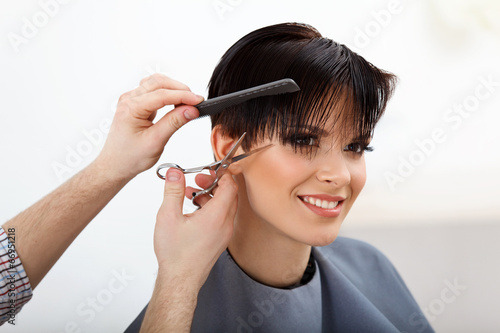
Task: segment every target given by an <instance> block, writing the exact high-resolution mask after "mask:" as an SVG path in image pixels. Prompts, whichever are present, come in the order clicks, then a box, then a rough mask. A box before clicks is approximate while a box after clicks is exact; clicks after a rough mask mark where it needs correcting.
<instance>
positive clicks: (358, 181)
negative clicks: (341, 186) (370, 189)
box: [350, 157, 366, 201]
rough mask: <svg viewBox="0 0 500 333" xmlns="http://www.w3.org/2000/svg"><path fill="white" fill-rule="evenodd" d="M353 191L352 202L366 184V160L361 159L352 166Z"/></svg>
mask: <svg viewBox="0 0 500 333" xmlns="http://www.w3.org/2000/svg"><path fill="white" fill-rule="evenodd" d="M350 169H351V171H350V172H351V190H352V200H353V201H354V200H355V199H356V198H357V197H358V195H359V193H360V192H361V190H362V189H363V187H364V186H365V183H366V164H365V158H364V157H361V158H360V159H359V160H358V161H356V162H355V163H353V164H352V166H351V168H350Z"/></svg>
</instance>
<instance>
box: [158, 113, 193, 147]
mask: <svg viewBox="0 0 500 333" xmlns="http://www.w3.org/2000/svg"><path fill="white" fill-rule="evenodd" d="M198 115H199V112H198V109H196V108H195V107H192V106H188V105H185V106H183V107H179V108H176V109H174V110H172V111H170V112H168V113H167V114H166V115H164V116H163V117H161V118H160V120H158V121H157V122H156V124H154V126H151V127H150V128H149V129H148V131H149V133H150V135H151V138H152V140H154V141H155V142H156V143H157V144H159V145H160V146H162V147H163V146H165V145H166V144H167V141H168V140H169V139H170V137H171V136H172V135H173V134H174V133H175V132H176V131H177V130H178V129H179V128H181V127H182V126H184V125H185V124H186V123H187V122H189V121H190V120H192V119H194V118H196V117H198Z"/></svg>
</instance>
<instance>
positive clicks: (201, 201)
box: [184, 186, 212, 207]
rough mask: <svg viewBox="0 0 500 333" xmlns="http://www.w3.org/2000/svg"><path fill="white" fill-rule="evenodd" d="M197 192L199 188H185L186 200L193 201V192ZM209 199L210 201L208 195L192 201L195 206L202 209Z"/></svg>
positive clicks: (197, 197)
mask: <svg viewBox="0 0 500 333" xmlns="http://www.w3.org/2000/svg"><path fill="white" fill-rule="evenodd" d="M199 191H201V190H200V189H199V188H194V187H191V186H188V187H186V191H185V193H184V194H185V196H186V198H188V199H190V200H191V199H193V194H194V193H195V192H199ZM210 199H212V197H211V196H210V195H209V194H203V195H199V196H196V198H195V199H194V201H195V203H196V204H197V205H199V206H200V207H203V206H204V205H205V204H206V203H207V202H208V201H209V200H210Z"/></svg>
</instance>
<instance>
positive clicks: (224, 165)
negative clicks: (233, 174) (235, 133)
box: [156, 132, 272, 207]
mask: <svg viewBox="0 0 500 333" xmlns="http://www.w3.org/2000/svg"><path fill="white" fill-rule="evenodd" d="M246 134H247V133H246V132H245V133H243V135H242V136H241V137H240V138H239V139H238V141H236V143H235V144H234V145H233V146H232V147H231V149H230V150H229V152H228V153H227V155H226V156H224V158H223V159H222V160H220V161H218V162H213V163H210V164H208V165H203V166H200V167H197V168H190V169H183V168H181V167H180V166H179V165H177V164H175V163H164V164H161V165H159V166H158V168H156V174H157V175H158V177H160V178H161V179H165V175H163V174H162V173H160V170H163V169H168V168H176V169H178V170H180V171H182V173H184V174H187V173H200V172H202V171H203V170H212V171H214V172H215V180H214V182H213V183H212V185H210V186H209V187H208V188H206V189H204V190H201V191H198V192H194V193H193V198H192V199H191V200H192V202H193V204H194V205H195V206H198V207H199V205H198V204H197V203H195V201H194V199H195V198H196V197H197V196H200V195H203V194H210V195H211V194H212V190H213V189H214V188H215V187H216V186H217V183H218V182H219V180H220V179H221V178H222V176H223V175H224V174H225V173H226V170H227V169H228V168H229V166H230V165H231V163H234V162H238V161H240V160H242V159H244V158H245V157H248V156H250V155H253V154H255V153H257V152H259V151H261V150H264V149H267V148H269V147H270V146H272V144H269V145H267V146H264V147H260V148H257V149H254V150H252V151H249V152H247V153H244V154H241V155H238V156H234V154H235V153H236V150H237V149H238V147H240V146H241V141H242V140H243V138H244V137H245V135H246Z"/></svg>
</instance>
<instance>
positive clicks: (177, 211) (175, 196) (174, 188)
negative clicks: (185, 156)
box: [158, 168, 186, 221]
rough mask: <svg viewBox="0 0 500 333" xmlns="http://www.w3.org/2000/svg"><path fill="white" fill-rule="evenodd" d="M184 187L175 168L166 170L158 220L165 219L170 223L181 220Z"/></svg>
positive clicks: (180, 175)
mask: <svg viewBox="0 0 500 333" xmlns="http://www.w3.org/2000/svg"><path fill="white" fill-rule="evenodd" d="M185 186H186V180H185V178H184V174H183V173H182V172H181V171H180V170H177V169H175V168H170V169H168V170H167V174H166V175H165V190H164V197H163V203H162V205H161V207H160V210H159V212H158V218H165V219H168V220H170V221H179V220H180V219H183V215H182V204H183V202H184V188H185Z"/></svg>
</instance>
